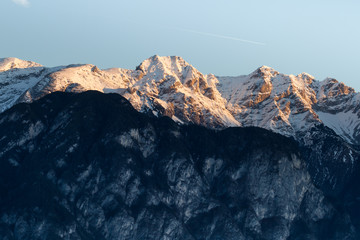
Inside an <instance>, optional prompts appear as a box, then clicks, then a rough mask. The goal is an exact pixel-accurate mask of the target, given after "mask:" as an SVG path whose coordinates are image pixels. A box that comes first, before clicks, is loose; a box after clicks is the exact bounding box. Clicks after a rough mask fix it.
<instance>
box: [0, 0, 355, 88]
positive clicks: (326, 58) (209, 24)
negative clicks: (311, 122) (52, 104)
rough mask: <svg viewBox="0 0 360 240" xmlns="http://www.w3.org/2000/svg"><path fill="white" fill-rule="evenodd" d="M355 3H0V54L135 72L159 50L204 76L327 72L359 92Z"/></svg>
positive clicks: (8, 0) (153, 0) (318, 75)
mask: <svg viewBox="0 0 360 240" xmlns="http://www.w3.org/2000/svg"><path fill="white" fill-rule="evenodd" d="M359 11H360V2H359V1H357V0H344V1H340V0H338V1H334V0H327V1H325V0H316V1H314V0H312V1H309V0H302V1H289V0H287V1H285V0H279V1H276V0H275V1H266V0H252V1H239V0H237V1H232V0H227V1H226V0H225V1H218V0H217V1H211V0H208V1H203V0H197V1H195V0H192V1H189V0H182V1H172V0H132V1H130V0H129V1H122V0H102V1H95V0H72V1H70V0H2V1H1V3H0V21H1V23H2V24H1V25H2V27H1V33H2V34H1V38H0V57H18V58H21V59H26V60H33V61H36V62H39V63H41V64H43V65H46V66H56V65H65V64H70V63H92V64H95V65H98V66H99V67H101V68H110V67H123V68H129V69H134V68H135V67H136V66H137V65H138V64H139V63H141V61H143V60H145V59H146V58H148V57H150V56H152V55H155V54H158V55H161V56H166V55H178V56H182V57H183V58H185V60H187V61H188V62H189V63H191V64H192V65H193V66H195V67H196V68H197V69H199V70H200V71H201V72H203V73H214V74H216V75H241V74H248V73H250V72H252V71H253V70H255V69H256V68H257V67H259V66H261V65H267V66H271V67H273V68H275V69H276V70H278V71H280V72H283V73H287V74H298V73H301V72H308V73H310V74H312V75H314V76H315V77H316V78H317V79H319V80H322V79H324V78H325V77H334V78H336V79H338V80H339V81H342V82H345V83H346V84H348V85H350V86H352V87H354V88H355V89H356V90H357V91H359V90H360V76H359V75H360V74H359V70H360V67H359V66H360V60H359V56H360V44H359V39H360V27H359V23H360V14H359Z"/></svg>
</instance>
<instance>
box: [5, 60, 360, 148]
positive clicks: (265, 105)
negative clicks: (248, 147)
mask: <svg viewBox="0 0 360 240" xmlns="http://www.w3.org/2000/svg"><path fill="white" fill-rule="evenodd" d="M11 62H12V63H11ZM0 66H2V68H1V69H3V72H1V73H0V93H1V95H0V110H1V111H4V110H5V109H7V108H9V107H11V106H12V105H14V104H15V103H17V102H29V101H32V100H33V99H38V98H40V97H42V96H44V95H46V94H48V93H51V92H54V91H70V92H82V91H86V90H98V91H100V92H104V93H110V92H115V93H119V94H121V95H123V96H124V97H125V98H126V99H128V100H129V101H130V102H131V103H132V105H133V106H134V107H135V108H136V109H137V110H139V111H142V112H152V113H153V114H155V115H165V116H169V117H171V118H172V119H174V120H175V121H178V122H182V123H195V124H200V125H204V126H207V127H211V128H223V127H228V126H257V127H262V128H266V129H270V130H272V131H274V132H277V133H281V134H283V135H286V136H293V137H295V138H299V137H301V136H302V135H304V134H305V133H306V132H307V131H308V130H309V129H311V128H312V127H313V126H315V125H317V124H322V123H323V124H324V125H326V126H327V127H329V128H331V129H333V130H334V131H335V132H336V133H337V134H338V135H340V136H341V137H343V138H344V139H345V140H346V141H348V142H349V143H356V144H358V143H359V142H360V132H359V129H360V117H359V116H360V107H359V99H360V95H359V94H358V93H356V92H355V91H354V89H352V88H350V87H348V86H346V85H344V84H343V83H341V82H338V81H337V80H335V79H330V78H328V79H325V80H324V81H317V80H315V79H314V77H313V76H311V75H309V74H307V73H302V74H299V75H297V76H295V75H286V74H282V73H279V72H278V71H276V70H274V69H272V68H270V67H267V66H262V67H260V68H258V69H257V70H255V71H254V72H253V73H251V74H249V75H243V76H238V77H215V76H214V75H212V74H209V75H204V74H202V73H200V72H199V71H198V70H197V69H195V68H194V67H193V66H192V65H190V64H189V63H187V62H186V61H185V60H184V59H182V58H180V57H176V56H172V57H160V56H153V57H151V58H149V59H147V60H145V61H143V62H142V63H141V64H140V65H139V66H138V67H137V68H136V69H135V70H127V69H121V68H114V69H107V70H100V69H99V68H97V67H96V66H94V65H90V64H86V65H69V66H65V67H57V68H44V67H41V65H39V64H36V63H32V62H27V61H22V60H18V59H5V60H4V59H3V60H1V61H0ZM14 68H24V69H14Z"/></svg>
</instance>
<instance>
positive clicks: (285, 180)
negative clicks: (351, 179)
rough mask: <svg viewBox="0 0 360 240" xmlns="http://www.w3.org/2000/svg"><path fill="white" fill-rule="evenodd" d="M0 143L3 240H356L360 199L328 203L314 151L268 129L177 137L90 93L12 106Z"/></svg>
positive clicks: (190, 131) (198, 130) (182, 128)
mask: <svg viewBox="0 0 360 240" xmlns="http://www.w3.org/2000/svg"><path fill="white" fill-rule="evenodd" d="M199 89H200V87H199ZM330 131H331V130H330ZM0 136H1V139H0V152H1V155H0V238H1V239H358V238H359V228H358V222H359V215H356V214H354V213H355V212H356V211H355V210H356V209H359V203H358V201H357V200H356V199H358V197H359V196H360V195H358V192H359V191H356V189H357V188H354V187H353V185H345V187H343V188H342V189H341V191H342V192H343V193H344V195H343V197H342V196H339V195H336V196H335V197H329V195H328V194H327V193H326V192H325V191H323V190H322V189H321V188H320V189H319V188H317V187H316V186H315V185H314V183H313V179H312V174H311V173H310V172H309V170H308V169H309V166H310V167H311V166H313V165H312V162H311V161H310V162H309V161H308V159H306V158H304V154H306V153H307V151H308V150H307V149H304V148H303V147H299V146H298V144H297V142H295V141H293V140H292V139H289V138H287V137H284V136H281V135H279V134H275V133H272V132H270V131H267V130H264V129H260V128H229V129H226V130H223V131H214V130H210V129H206V128H203V127H200V126H195V125H188V126H186V125H178V124H176V123H175V122H173V121H172V120H171V119H169V118H167V117H165V118H156V117H152V116H149V115H145V114H141V113H139V112H138V111H136V110H135V109H133V108H132V106H131V105H130V103H129V102H128V101H127V100H125V99H124V98H122V97H121V96H120V95H118V94H101V93H98V92H85V93H81V94H72V93H54V94H50V95H48V96H46V97H44V98H41V99H40V100H39V101H35V102H33V103H31V104H19V105H16V106H14V107H13V108H11V109H10V110H8V111H6V112H4V113H3V114H1V115H0ZM321 136H324V135H321ZM340 139H341V138H340ZM326 140H327V139H325V140H324V141H325V142H326ZM326 146H328V145H326ZM326 146H325V147H326ZM310 152H311V151H310ZM339 171H340V169H339ZM354 171H355V172H356V171H357V172H358V170H355V169H354Z"/></svg>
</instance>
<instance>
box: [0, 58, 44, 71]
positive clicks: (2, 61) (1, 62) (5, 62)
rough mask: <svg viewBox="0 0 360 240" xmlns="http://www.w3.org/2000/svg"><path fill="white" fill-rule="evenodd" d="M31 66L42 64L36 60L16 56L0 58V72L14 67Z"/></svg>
mask: <svg viewBox="0 0 360 240" xmlns="http://www.w3.org/2000/svg"><path fill="white" fill-rule="evenodd" d="M31 67H42V65H40V64H38V63H36V62H31V61H24V60H21V59H18V58H0V72H3V71H8V70H11V69H16V68H31Z"/></svg>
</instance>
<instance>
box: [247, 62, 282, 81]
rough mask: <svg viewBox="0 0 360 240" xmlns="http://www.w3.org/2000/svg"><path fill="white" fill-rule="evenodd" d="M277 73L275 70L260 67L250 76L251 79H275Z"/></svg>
mask: <svg viewBox="0 0 360 240" xmlns="http://www.w3.org/2000/svg"><path fill="white" fill-rule="evenodd" d="M278 74H279V72H278V71H276V70H275V69H273V68H271V67H268V66H265V65H263V66H261V67H259V68H257V69H256V70H255V71H254V72H252V73H251V74H250V76H251V78H264V79H270V78H271V77H275V76H276V75H278Z"/></svg>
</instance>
